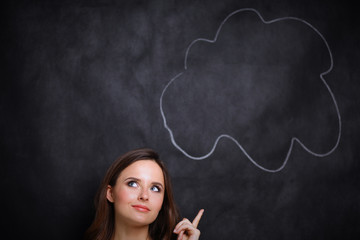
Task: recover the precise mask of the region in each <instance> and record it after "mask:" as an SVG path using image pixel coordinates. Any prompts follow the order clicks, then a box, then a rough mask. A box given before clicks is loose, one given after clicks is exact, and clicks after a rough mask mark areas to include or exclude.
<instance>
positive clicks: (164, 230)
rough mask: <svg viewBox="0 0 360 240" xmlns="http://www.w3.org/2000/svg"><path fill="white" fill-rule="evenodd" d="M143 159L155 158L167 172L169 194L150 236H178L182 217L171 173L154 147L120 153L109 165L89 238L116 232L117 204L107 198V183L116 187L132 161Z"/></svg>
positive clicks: (102, 239)
mask: <svg viewBox="0 0 360 240" xmlns="http://www.w3.org/2000/svg"><path fill="white" fill-rule="evenodd" d="M139 160H152V161H155V162H156V163H157V164H158V165H159V166H160V168H161V169H162V172H163V174H164V182H165V194H164V201H163V204H162V207H161V210H160V212H159V214H158V216H157V218H156V219H155V221H154V222H153V223H151V224H150V225H149V235H150V237H151V238H152V239H153V240H155V239H156V240H158V239H159V240H160V239H161V240H170V239H175V237H176V236H175V235H174V234H173V229H174V228H175V226H176V224H177V222H178V221H179V220H180V215H179V211H178V209H177V207H176V204H175V201H174V197H173V192H172V187H171V181H170V175H169V173H168V171H167V169H166V168H165V165H164V163H163V162H162V161H161V160H160V159H159V155H158V154H157V153H156V152H155V151H153V150H152V149H148V148H142V149H136V150H132V151H130V152H127V153H125V154H124V155H122V156H120V157H119V158H118V159H116V160H115V162H114V163H113V164H112V165H111V166H110V167H109V169H108V171H107V173H106V175H105V177H104V179H103V181H102V183H101V185H100V188H99V190H98V192H97V194H96V196H95V208H96V213H95V218H94V221H93V222H92V224H91V225H90V227H89V228H88V229H87V231H86V232H85V238H84V239H85V240H111V238H112V237H113V234H114V230H115V229H114V219H115V218H114V206H113V203H111V202H109V201H108V200H107V198H106V189H107V186H108V185H110V186H115V183H116V180H117V178H118V177H119V175H120V173H121V172H122V171H123V170H124V169H125V168H126V167H128V166H130V165H131V164H132V163H134V162H136V161H139Z"/></svg>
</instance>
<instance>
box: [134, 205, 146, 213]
mask: <svg viewBox="0 0 360 240" xmlns="http://www.w3.org/2000/svg"><path fill="white" fill-rule="evenodd" d="M132 207H133V208H135V209H136V210H138V211H140V212H149V211H150V209H149V208H148V207H146V206H144V205H132Z"/></svg>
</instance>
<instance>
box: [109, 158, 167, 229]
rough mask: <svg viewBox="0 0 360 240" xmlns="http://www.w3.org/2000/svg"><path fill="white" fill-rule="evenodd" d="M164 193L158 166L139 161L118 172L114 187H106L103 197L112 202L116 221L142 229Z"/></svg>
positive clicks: (154, 212)
mask: <svg viewBox="0 0 360 240" xmlns="http://www.w3.org/2000/svg"><path fill="white" fill-rule="evenodd" d="M164 192H165V183H164V175H163V172H162V170H161V168H160V166H159V165H158V164H157V163H156V162H155V161H152V160H139V161H136V162H134V163H132V164H131V165H129V166H128V167H127V168H125V169H124V170H123V171H122V172H121V173H120V175H119V177H118V179H117V181H116V184H115V186H113V187H111V186H110V185H109V186H108V189H107V196H106V197H107V199H108V200H109V201H110V202H112V203H114V209H115V220H116V221H120V222H122V223H124V224H130V225H132V226H143V225H149V224H150V223H152V222H153V221H155V219H156V217H157V215H158V213H159V211H160V209H161V206H162V203H163V200H164Z"/></svg>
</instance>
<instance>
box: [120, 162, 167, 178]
mask: <svg viewBox="0 0 360 240" xmlns="http://www.w3.org/2000/svg"><path fill="white" fill-rule="evenodd" d="M129 177H133V178H138V179H140V180H144V181H154V182H160V183H164V174H163V171H162V169H161V167H160V166H159V164H157V163H156V162H155V161H154V160H151V159H149V160H139V161H136V162H134V163H132V164H130V165H129V166H127V167H126V168H125V169H124V170H123V171H122V172H121V173H120V176H119V179H123V180H124V179H126V178H129Z"/></svg>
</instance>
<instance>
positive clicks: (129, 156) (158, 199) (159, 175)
mask: <svg viewBox="0 0 360 240" xmlns="http://www.w3.org/2000/svg"><path fill="white" fill-rule="evenodd" d="M95 207H96V215H95V219H94V222H93V223H92V225H91V226H90V228H89V229H88V231H87V233H86V234H85V235H86V238H87V239H97V240H100V239H101V240H105V239H111V237H112V235H113V233H114V223H115V219H117V220H121V221H128V222H127V223H131V224H149V234H150V236H151V237H152V238H153V239H170V238H171V236H172V230H173V228H174V226H175V225H176V223H177V221H178V220H179V218H180V217H179V214H178V210H177V208H176V206H175V203H174V199H173V193H172V187H171V182H170V176H169V174H168V172H167V170H166V168H165V166H164V164H163V162H162V161H161V160H160V159H159V156H158V154H157V153H156V152H154V151H153V150H151V149H136V150H133V151H130V152H128V153H126V154H124V155H123V156H121V157H119V158H118V159H117V160H116V161H115V162H114V163H113V164H112V165H111V166H110V168H109V169H108V171H107V173H106V175H105V177H104V179H103V182H102V184H101V186H100V188H99V190H98V193H97V195H96V198H95Z"/></svg>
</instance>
